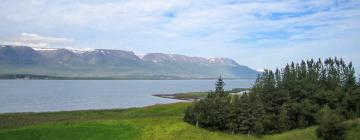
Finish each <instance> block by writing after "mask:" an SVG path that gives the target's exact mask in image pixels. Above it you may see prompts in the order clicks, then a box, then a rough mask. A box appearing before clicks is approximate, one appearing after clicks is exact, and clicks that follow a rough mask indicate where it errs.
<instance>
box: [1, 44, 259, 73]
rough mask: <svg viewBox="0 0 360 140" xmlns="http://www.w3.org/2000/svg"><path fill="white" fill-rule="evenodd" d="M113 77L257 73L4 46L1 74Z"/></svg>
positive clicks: (230, 65) (220, 61)
mask: <svg viewBox="0 0 360 140" xmlns="http://www.w3.org/2000/svg"><path fill="white" fill-rule="evenodd" d="M14 74H29V75H45V76H57V77H112V78H132V77H136V78H147V77H172V78H216V77H218V76H219V75H222V76H223V77H227V78H254V77H255V76H256V75H257V72H256V71H255V70H253V69H250V68H249V67H247V66H242V65H239V64H238V63H237V62H235V61H234V60H232V59H228V58H210V59H207V58H201V57H190V56H185V55H178V54H163V53H149V54H146V55H136V54H135V53H133V52H130V51H123V50H111V49H88V48H87V49H77V48H31V47H26V46H9V45H2V46H0V75H14Z"/></svg>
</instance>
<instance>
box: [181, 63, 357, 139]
mask: <svg viewBox="0 0 360 140" xmlns="http://www.w3.org/2000/svg"><path fill="white" fill-rule="evenodd" d="M354 75H355V70H354V68H353V65H352V63H351V62H350V63H348V64H346V63H345V62H344V61H343V60H342V59H338V58H336V57H335V58H328V59H326V60H325V61H321V60H320V59H318V60H317V61H314V60H313V59H310V60H307V61H301V62H300V63H294V62H292V63H290V64H287V65H286V66H285V67H284V68H283V69H276V70H275V72H273V71H271V70H265V71H264V72H263V73H262V74H261V75H258V78H257V79H256V82H255V84H254V86H253V88H252V89H251V92H250V93H247V94H243V95H240V96H237V95H236V96H233V97H230V98H231V99H229V95H226V94H224V93H223V92H222V88H223V86H224V82H223V80H222V79H221V77H220V78H219V80H218V82H217V84H216V88H215V89H216V90H215V93H213V94H209V96H208V97H206V98H204V99H202V100H199V101H196V102H195V103H194V104H193V105H191V106H190V107H189V109H188V110H187V111H186V113H185V116H184V120H185V121H186V122H189V123H191V124H197V123H199V126H200V127H204V128H208V129H216V130H220V131H228V132H231V133H241V134H255V135H261V134H273V133H279V132H284V131H287V130H290V129H296V128H304V127H308V126H311V125H314V124H316V123H317V121H316V116H315V115H314V114H316V113H317V111H318V110H319V109H320V108H323V107H324V106H328V107H329V108H330V109H332V110H336V111H337V112H339V113H340V114H341V115H342V117H344V118H346V119H353V118H356V117H359V115H360V88H359V85H357V83H356V80H355V79H356V77H355V76H354ZM222 113H223V114H222ZM190 116H192V117H190ZM195 116H197V117H195ZM185 118H186V119H185ZM209 118H212V119H210V120H209ZM224 119H225V120H224ZM194 120H196V121H194ZM204 120H206V121H204ZM219 121H221V123H219ZM224 123H226V124H224Z"/></svg>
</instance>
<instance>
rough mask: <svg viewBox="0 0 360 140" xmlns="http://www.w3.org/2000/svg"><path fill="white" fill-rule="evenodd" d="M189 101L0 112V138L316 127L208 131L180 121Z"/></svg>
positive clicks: (161, 138) (159, 139)
mask: <svg viewBox="0 0 360 140" xmlns="http://www.w3.org/2000/svg"><path fill="white" fill-rule="evenodd" d="M188 105H189V103H175V104H166V105H155V106H150V107H144V108H132V109H124V110H97V111H71V112H54V113H19V114H1V115H0V139H2V140H7V139H12V140H17V139H19V140H20V139H21V140H28V139H29V140H30V139H40V140H42V139H43V140H57V139H77V140H82V139H93V140H98V139H99V140H102V139H122V140H133V139H154V140H167V139H198V140H205V139H206V140H219V139H221V140H235V139H236V140H256V139H259V140H289V139H291V140H312V139H316V136H315V128H316V127H309V128H305V129H297V130H292V131H288V132H285V133H281V134H275V135H266V136H263V137H261V138H256V137H253V136H246V135H231V134H225V133H221V132H211V131H208V130H204V129H201V128H197V127H195V126H193V125H189V124H187V123H184V122H183V121H182V115H183V110H184V109H185V108H186V107H187V106H188ZM348 124H349V131H348V132H347V138H348V139H349V140H356V139H358V138H359V137H360V133H358V132H359V131H360V120H353V121H349V122H348Z"/></svg>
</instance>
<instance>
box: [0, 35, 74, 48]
mask: <svg viewBox="0 0 360 140" xmlns="http://www.w3.org/2000/svg"><path fill="white" fill-rule="evenodd" d="M72 41H73V40H72V39H67V38H61V37H49V36H41V35H38V34H32V33H25V32H23V33H20V34H19V35H16V36H13V37H10V38H4V39H0V44H2V45H17V46H30V47H54V46H59V45H60V46H61V45H69V44H71V43H72Z"/></svg>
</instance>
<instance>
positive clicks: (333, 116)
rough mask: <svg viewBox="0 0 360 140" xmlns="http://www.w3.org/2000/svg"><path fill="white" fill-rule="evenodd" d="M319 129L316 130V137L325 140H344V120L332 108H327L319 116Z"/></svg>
mask: <svg viewBox="0 0 360 140" xmlns="http://www.w3.org/2000/svg"><path fill="white" fill-rule="evenodd" d="M317 121H318V123H319V127H318V128H317V129H316V135H317V136H318V138H320V139H323V140H344V139H345V130H346V127H345V125H344V123H343V122H342V121H343V118H342V116H341V115H339V114H338V113H337V112H336V111H334V110H331V109H330V107H328V106H325V107H324V108H322V109H321V110H320V111H319V112H318V114H317Z"/></svg>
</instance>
